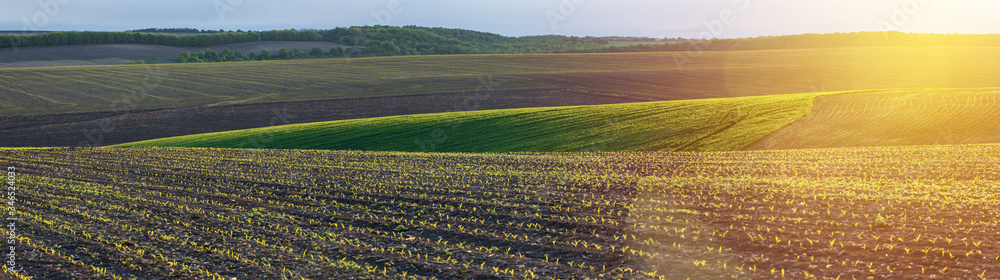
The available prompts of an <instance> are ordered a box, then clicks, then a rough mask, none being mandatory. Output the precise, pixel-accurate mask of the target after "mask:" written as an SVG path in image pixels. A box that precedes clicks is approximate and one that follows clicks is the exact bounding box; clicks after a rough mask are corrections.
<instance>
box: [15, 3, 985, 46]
mask: <svg viewBox="0 0 1000 280" xmlns="http://www.w3.org/2000/svg"><path fill="white" fill-rule="evenodd" d="M996 11H1000V1H996V0H947V1H945V0H433V1H432V0H365V1H361V0H352V1H341V0H325V1H323V0H282V1H264V0H170V1H161V0H147V1H140V0H130V1H125V0H4V1H3V2H2V4H0V30H81V31H82V30H92V31H122V30H129V29H141V28H150V27H183V28H197V29H209V30H219V29H225V30H237V29H242V30H273V29H290V28H295V29H303V28H311V29H330V28H334V27H347V26H358V25H374V24H382V25H393V26H402V25H418V26H429V27H448V28H463V29H472V30H477V31H486V32H492V33H498V34H501V35H506V36H524V35H547V34H558V35H571V36H647V37H656V38H661V37H670V38H673V37H685V38H698V37H712V38H735V37H756V36H770V35H787V34H802V33H830V32H855V31H883V30H895V31H903V32H931V33H1000V17H996V16H995V15H994V14H993V13H995V12H996Z"/></svg>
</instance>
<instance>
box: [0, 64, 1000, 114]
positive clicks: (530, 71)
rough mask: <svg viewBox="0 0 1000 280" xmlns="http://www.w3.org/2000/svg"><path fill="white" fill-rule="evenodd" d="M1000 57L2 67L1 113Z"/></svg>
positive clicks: (926, 71) (963, 71)
mask: <svg viewBox="0 0 1000 280" xmlns="http://www.w3.org/2000/svg"><path fill="white" fill-rule="evenodd" d="M914 57H920V59H912V58H914ZM997 60H1000V48H974V47H949V48H934V47H870V48H826V49H794V50H766V51H733V52H726V51H713V52H702V53H688V52H660V53H600V54H531V55H447V56H402V57H372V58H350V59H309V60H290V61H265V62H231V63H210V64H169V65H120V66H79V67H42V68H14V69H0V77H3V78H0V98H2V99H3V100H4V102H3V103H0V116H12V115H25V114H39V113H40V112H44V113H46V114H57V113H67V112H93V111H110V110H121V109H125V108H128V109H152V108H176V107H186V106H205V105H211V104H218V103H221V102H274V101H288V100H318V99H339V98H356V97H372V96H390V95H415V94H428V93H441V92H475V91H479V90H487V89H488V90H498V91H501V90H517V89H567V88H568V89H578V90H586V91H591V92H595V93H599V94H616V95H628V96H634V97H639V98H647V99H650V100H676V99H693V98H721V97H740V96H759V95H770V94H787V93H802V92H819V91H845V90H867V89H891V88H966V87H990V86H994V87H996V86H1000V81H998V80H997V79H995V77H996V76H997V74H1000V72H998V71H1000V68H998V67H997V66H996V63H995V61H997ZM484 83H485V84H487V85H489V87H485V86H484Z"/></svg>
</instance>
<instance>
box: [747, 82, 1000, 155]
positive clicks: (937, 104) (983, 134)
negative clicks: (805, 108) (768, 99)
mask: <svg viewBox="0 0 1000 280" xmlns="http://www.w3.org/2000/svg"><path fill="white" fill-rule="evenodd" d="M998 98H1000V89H998V88H983V89H927V90H913V91H898V92H867V93H854V94H849V95H829V96H822V97H819V98H817V99H816V101H815V102H814V104H815V105H814V106H815V107H814V108H813V109H812V110H811V112H810V113H809V115H808V116H806V117H805V118H803V119H802V120H800V121H797V122H794V123H792V124H791V125H789V126H786V127H784V128H782V129H779V130H777V131H775V132H774V133H772V134H770V135H768V136H767V137H765V138H763V139H761V140H760V141H758V142H757V143H754V144H753V145H750V146H749V147H747V148H748V149H801V148H829V147H863V146H897V145H945V144H980V143H998V142H1000V111H998V108H1000V101H998Z"/></svg>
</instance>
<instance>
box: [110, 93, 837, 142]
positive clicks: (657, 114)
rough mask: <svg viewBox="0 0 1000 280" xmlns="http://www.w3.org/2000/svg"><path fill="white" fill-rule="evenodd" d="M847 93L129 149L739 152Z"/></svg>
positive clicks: (293, 131)
mask: <svg viewBox="0 0 1000 280" xmlns="http://www.w3.org/2000/svg"><path fill="white" fill-rule="evenodd" d="M831 94H849V93H844V92H827V93H806V94H787V95H770V96H754V97H742V98H721V99H695V100H677V101H659V102H640V103H626V104H611V105H592V106H567V107H547V108H527V109H504V110H487V111H472V112H453V113H439V114H424V115H404V116H392V117H382V118H371V119H355V120H342V121H332V122H318V123H305V124H294V125H285V126H274V127H266V128H257V129H247V130H237V131H227V132H218V133H208V134H195V135H185V136H178V137H170V138H163V139H153V140H147V141H139V142H133V143H126V144H122V145H119V146H145V147H213V148H248V147H249V148H269V149H328V150H374V151H420V152H581V151H729V150H739V149H742V148H744V147H746V146H748V145H750V144H751V143H753V142H754V141H757V140H758V139H760V138H761V137H764V136H766V135H768V134H770V133H771V132H773V131H774V130H777V129H779V128H781V127H784V126H786V125H789V124H790V123H792V122H794V121H797V120H799V119H800V118H802V117H804V116H806V115H807V114H809V110H810V109H812V107H813V105H812V103H813V100H814V99H815V98H816V97H817V96H824V95H831Z"/></svg>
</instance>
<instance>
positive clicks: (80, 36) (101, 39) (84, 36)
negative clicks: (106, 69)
mask: <svg viewBox="0 0 1000 280" xmlns="http://www.w3.org/2000/svg"><path fill="white" fill-rule="evenodd" d="M285 40H291V41H318V40H322V36H319V33H317V32H316V31H315V30H303V31H297V30H275V31H264V32H216V33H210V34H192V35H178V34H165V33H145V32H102V31H60V32H49V33H42V34H35V35H22V34H7V35H0V48H13V47H36V46H60V45H83V44H156V45H165V46H177V47H209V46H215V45H222V44H230V43H239V42H256V41H285Z"/></svg>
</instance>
